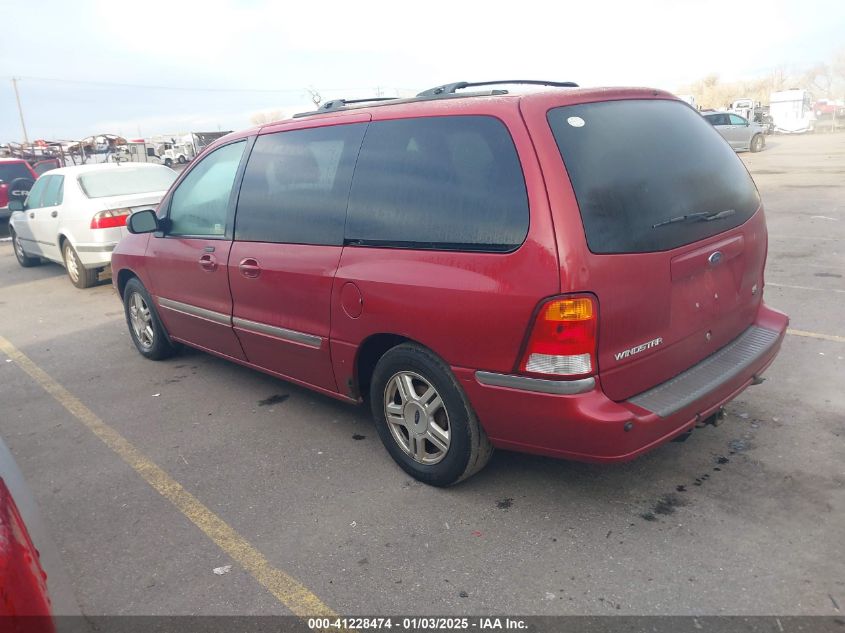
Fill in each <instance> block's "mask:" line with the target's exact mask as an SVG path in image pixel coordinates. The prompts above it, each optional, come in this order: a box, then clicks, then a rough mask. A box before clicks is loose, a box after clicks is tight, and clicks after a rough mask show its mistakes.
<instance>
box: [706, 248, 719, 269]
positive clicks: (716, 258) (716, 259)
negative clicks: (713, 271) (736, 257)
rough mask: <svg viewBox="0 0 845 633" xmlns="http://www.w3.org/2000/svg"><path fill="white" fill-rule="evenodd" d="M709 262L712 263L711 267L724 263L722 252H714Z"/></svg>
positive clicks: (708, 259)
mask: <svg viewBox="0 0 845 633" xmlns="http://www.w3.org/2000/svg"><path fill="white" fill-rule="evenodd" d="M707 261H708V262H710V265H711V266H715V265H716V264H718V263H719V262H720V261H722V251H714V252H712V253H710V257H708V258H707Z"/></svg>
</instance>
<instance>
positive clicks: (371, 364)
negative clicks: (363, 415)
mask: <svg viewBox="0 0 845 633" xmlns="http://www.w3.org/2000/svg"><path fill="white" fill-rule="evenodd" d="M403 343H415V344H417V345H421V346H423V347H425V345H423V344H422V343H420V342H419V341H415V340H414V339H411V338H408V337H407V336H402V335H401V334H393V333H390V332H379V333H377V334H371V335H370V336H368V337H367V338H365V339H364V340H363V341H361V344H360V345H359V346H358V349H357V351H356V353H355V373H354V374H353V376H352V381H353V389H352V391H353V393H355V394H356V395H358V396H361V397H363V398H365V399H366V397H367V395H368V394H369V392H370V380H371V379H372V377H373V371H375V368H376V365H377V364H378V361H379V359H380V358H381V357H382V356H384V355H385V354H386V353H387V352H388V351H389V350H391V349H393V348H394V347H396V346H398V345H402V344H403ZM432 351H433V350H432Z"/></svg>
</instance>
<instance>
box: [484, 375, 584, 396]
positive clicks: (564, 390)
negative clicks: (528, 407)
mask: <svg viewBox="0 0 845 633" xmlns="http://www.w3.org/2000/svg"><path fill="white" fill-rule="evenodd" d="M475 379H476V380H477V381H478V382H480V383H481V384H482V385H487V386H490V387H508V388H509V389H520V390H522V391H534V392H537V393H551V394H555V395H567V396H571V395H574V394H576V393H584V392H586V391H590V390H591V389H593V387H595V386H596V379H595V378H593V377H590V378H580V379H578V380H543V379H542V378H529V377H528V376H514V375H512V374H495V373H493V372H489V371H477V372H475Z"/></svg>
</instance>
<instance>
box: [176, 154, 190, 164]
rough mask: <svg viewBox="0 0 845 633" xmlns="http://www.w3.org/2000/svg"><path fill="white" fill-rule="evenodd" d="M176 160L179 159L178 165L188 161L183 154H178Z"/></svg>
mask: <svg viewBox="0 0 845 633" xmlns="http://www.w3.org/2000/svg"><path fill="white" fill-rule="evenodd" d="M178 160H179V164H180V165H184V164H185V163H187V162H188V160H187V159H186V158H185V157H184V156H182V155H180V156H179V159H178Z"/></svg>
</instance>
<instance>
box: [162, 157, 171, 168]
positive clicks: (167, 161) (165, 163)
mask: <svg viewBox="0 0 845 633" xmlns="http://www.w3.org/2000/svg"><path fill="white" fill-rule="evenodd" d="M164 166H165V167H172V166H173V161H172V160H170V159H169V158H165V159H164Z"/></svg>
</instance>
